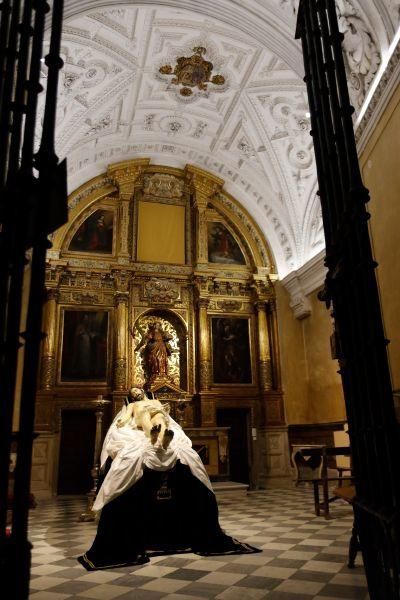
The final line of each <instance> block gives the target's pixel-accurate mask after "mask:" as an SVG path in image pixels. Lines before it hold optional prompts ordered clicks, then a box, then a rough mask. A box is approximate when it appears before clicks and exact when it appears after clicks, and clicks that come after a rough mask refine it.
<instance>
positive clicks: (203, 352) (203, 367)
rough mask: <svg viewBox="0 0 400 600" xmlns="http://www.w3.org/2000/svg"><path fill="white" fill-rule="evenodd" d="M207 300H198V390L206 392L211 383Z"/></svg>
mask: <svg viewBox="0 0 400 600" xmlns="http://www.w3.org/2000/svg"><path fill="white" fill-rule="evenodd" d="M208 304H209V300H208V299H206V298H200V299H199V301H198V307H199V350H200V352H199V355H200V390H208V389H209V388H210V382H211V348H210V331H209V326H208V316H207V308H208Z"/></svg>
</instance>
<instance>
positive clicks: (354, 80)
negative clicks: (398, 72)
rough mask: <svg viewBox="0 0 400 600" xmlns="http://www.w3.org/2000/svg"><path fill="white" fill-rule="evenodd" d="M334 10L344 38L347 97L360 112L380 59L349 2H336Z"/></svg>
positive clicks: (371, 40) (360, 19)
mask: <svg viewBox="0 0 400 600" xmlns="http://www.w3.org/2000/svg"><path fill="white" fill-rule="evenodd" d="M336 10H337V14H338V20H339V29H340V31H341V32H342V33H343V34H344V40H343V51H344V57H345V63H346V69H347V74H348V79H349V87H350V90H349V91H350V97H351V100H352V103H353V104H354V106H355V108H356V109H359V108H361V105H362V103H363V101H364V98H365V96H366V93H367V91H368V88H369V86H370V83H371V81H372V80H373V78H374V76H375V74H376V72H377V70H378V68H379V65H380V62H381V56H380V53H379V50H378V46H377V44H376V42H375V40H374V37H373V34H372V32H371V31H370V29H369V27H368V25H367V23H365V21H364V20H363V19H362V17H361V16H360V14H359V13H358V12H357V11H356V9H355V8H354V7H353V5H352V4H351V2H349V0H338V1H337V3H336Z"/></svg>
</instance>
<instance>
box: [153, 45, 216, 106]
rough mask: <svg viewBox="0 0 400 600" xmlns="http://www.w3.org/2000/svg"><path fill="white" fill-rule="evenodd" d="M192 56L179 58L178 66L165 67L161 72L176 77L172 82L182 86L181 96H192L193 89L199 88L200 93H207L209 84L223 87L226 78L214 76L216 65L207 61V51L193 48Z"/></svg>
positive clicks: (201, 47)
mask: <svg viewBox="0 0 400 600" xmlns="http://www.w3.org/2000/svg"><path fill="white" fill-rule="evenodd" d="M193 52H194V54H192V56H189V57H187V56H179V57H178V58H177V59H176V65H175V67H174V68H173V67H172V65H163V66H162V67H160V69H159V72H160V73H161V74H162V75H174V77H173V78H172V80H171V83H172V84H173V85H179V86H182V87H181V88H180V90H179V93H180V94H181V96H191V95H192V94H193V89H192V88H197V89H198V90H200V91H203V92H205V91H207V89H208V84H209V83H212V84H213V85H223V84H224V83H225V77H224V76H223V75H219V74H217V75H212V71H213V68H214V65H213V64H212V62H210V61H208V60H205V59H204V58H203V54H206V53H207V49H206V48H204V47H203V46H196V47H195V48H193Z"/></svg>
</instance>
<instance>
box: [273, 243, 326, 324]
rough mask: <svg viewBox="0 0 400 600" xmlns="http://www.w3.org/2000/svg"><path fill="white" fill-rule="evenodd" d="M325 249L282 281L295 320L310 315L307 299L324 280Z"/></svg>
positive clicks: (309, 305) (309, 303)
mask: <svg viewBox="0 0 400 600" xmlns="http://www.w3.org/2000/svg"><path fill="white" fill-rule="evenodd" d="M324 260H325V249H324V250H322V251H321V252H319V253H318V254H317V255H316V256H314V257H313V258H312V259H311V260H309V261H308V262H307V263H306V264H305V265H303V266H302V267H301V268H300V269H298V270H297V271H292V272H291V273H289V275H286V277H284V278H283V279H282V284H283V285H284V287H285V288H286V290H287V291H288V292H289V294H290V301H289V306H290V307H291V309H292V310H293V314H294V316H295V317H296V319H299V320H301V319H305V318H306V317H309V316H310V315H311V312H312V309H311V302H310V300H309V298H308V296H309V295H310V294H312V292H315V291H316V290H317V289H318V288H320V287H321V286H322V284H323V283H324V280H325V275H326V271H327V269H326V267H325V264H324Z"/></svg>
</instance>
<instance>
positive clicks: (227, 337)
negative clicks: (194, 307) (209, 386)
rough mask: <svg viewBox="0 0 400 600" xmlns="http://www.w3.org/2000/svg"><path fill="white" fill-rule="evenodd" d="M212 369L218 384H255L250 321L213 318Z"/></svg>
mask: <svg viewBox="0 0 400 600" xmlns="http://www.w3.org/2000/svg"><path fill="white" fill-rule="evenodd" d="M211 336H212V358H213V360H212V372H213V382H214V383H215V384H249V383H252V381H253V378H252V370H251V352H250V320H249V319H248V318H247V317H212V318H211Z"/></svg>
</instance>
